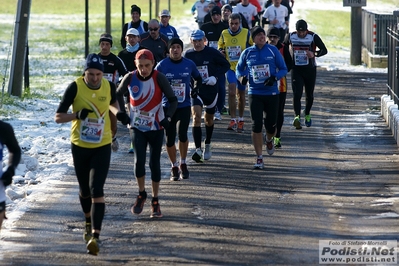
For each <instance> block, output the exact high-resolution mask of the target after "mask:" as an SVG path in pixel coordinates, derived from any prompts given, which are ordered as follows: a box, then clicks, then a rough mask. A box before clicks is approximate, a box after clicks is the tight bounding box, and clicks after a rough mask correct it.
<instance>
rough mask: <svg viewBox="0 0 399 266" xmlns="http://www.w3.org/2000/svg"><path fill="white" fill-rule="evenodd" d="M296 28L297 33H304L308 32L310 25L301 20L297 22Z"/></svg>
mask: <svg viewBox="0 0 399 266" xmlns="http://www.w3.org/2000/svg"><path fill="white" fill-rule="evenodd" d="M295 27H296V30H297V31H298V30H300V31H302V30H308V23H306V21H304V20H303V19H300V20H298V21H297V22H296V25H295Z"/></svg>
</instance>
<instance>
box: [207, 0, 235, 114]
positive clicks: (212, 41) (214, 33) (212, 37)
mask: <svg viewBox="0 0 399 266" xmlns="http://www.w3.org/2000/svg"><path fill="white" fill-rule="evenodd" d="M210 14H211V19H212V20H211V22H208V23H205V24H204V25H202V26H201V30H202V31H203V32H204V33H205V37H206V39H207V40H208V44H207V45H208V46H209V47H212V48H215V49H218V41H219V37H220V34H221V33H222V31H223V30H225V29H227V28H228V26H226V24H224V23H223V22H222V21H221V18H222V10H221V9H220V7H218V6H215V7H213V8H212V10H211V11H210ZM217 78H218V87H219V91H218V101H217V103H216V112H215V117H214V118H215V120H222V116H221V112H222V110H223V108H224V105H225V102H226V78H225V76H224V74H223V75H222V76H220V77H217Z"/></svg>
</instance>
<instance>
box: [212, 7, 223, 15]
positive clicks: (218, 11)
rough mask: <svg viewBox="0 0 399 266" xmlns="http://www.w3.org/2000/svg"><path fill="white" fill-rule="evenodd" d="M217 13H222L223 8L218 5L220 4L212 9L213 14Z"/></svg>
mask: <svg viewBox="0 0 399 266" xmlns="http://www.w3.org/2000/svg"><path fill="white" fill-rule="evenodd" d="M215 14H217V15H222V10H221V9H220V7H218V6H214V7H212V9H211V16H213V15H215Z"/></svg>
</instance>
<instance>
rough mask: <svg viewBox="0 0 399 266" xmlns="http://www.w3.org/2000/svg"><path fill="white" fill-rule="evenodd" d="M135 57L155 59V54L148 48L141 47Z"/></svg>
mask: <svg viewBox="0 0 399 266" xmlns="http://www.w3.org/2000/svg"><path fill="white" fill-rule="evenodd" d="M135 59H136V60H137V59H148V60H154V55H153V54H152V52H151V51H150V50H148V49H141V50H139V51H138V52H137V53H136V57H135Z"/></svg>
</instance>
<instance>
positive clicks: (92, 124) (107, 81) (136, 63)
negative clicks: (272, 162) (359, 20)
mask: <svg viewBox="0 0 399 266" xmlns="http://www.w3.org/2000/svg"><path fill="white" fill-rule="evenodd" d="M293 6H294V0H291V1H287V0H268V1H261V0H259V1H258V0H241V1H237V0H236V1H227V2H226V1H223V0H214V1H205V0H199V1H197V2H195V3H194V4H193V6H192V8H191V12H192V14H193V15H194V16H195V20H196V22H197V23H198V29H195V30H193V31H192V32H191V34H190V42H191V44H192V46H193V48H190V49H188V50H187V51H186V52H185V53H184V52H183V51H184V45H183V42H182V40H181V39H180V38H179V32H178V30H176V28H174V27H173V26H171V25H170V24H169V20H170V19H171V14H170V12H169V11H168V10H162V11H161V12H160V13H159V16H158V19H151V20H150V21H148V22H145V21H143V20H141V8H140V7H139V6H138V5H132V6H131V21H130V22H128V23H126V24H125V25H124V27H123V29H122V36H121V38H120V43H121V46H122V47H123V50H122V51H120V52H119V53H118V55H115V54H113V53H112V52H111V47H112V46H113V42H114V38H113V36H111V35H110V34H109V33H104V34H102V35H101V36H100V38H99V50H100V51H99V52H98V53H93V54H89V55H88V57H87V59H86V64H85V67H84V73H83V75H82V76H80V77H78V78H77V79H76V80H74V81H72V82H71V83H70V84H69V86H68V87H67V89H66V90H65V93H64V95H63V97H62V100H61V102H60V104H59V107H58V109H57V111H56V114H55V121H56V122H57V123H67V122H71V124H72V125H71V151H72V157H73V162H74V168H75V172H76V176H77V180H78V183H79V200H80V204H81V207H82V211H83V213H84V217H85V224H84V228H85V230H84V234H83V239H84V241H85V242H86V245H87V252H88V253H89V254H92V255H97V254H98V253H99V250H100V248H99V244H100V240H99V239H100V233H101V227H102V221H103V218H104V213H105V201H104V184H105V181H106V178H107V175H108V170H109V165H110V160H111V151H114V152H115V151H118V149H119V144H118V140H117V122H118V121H120V122H121V123H122V124H123V125H126V126H127V127H128V129H129V131H130V136H131V144H130V148H129V150H128V151H127V152H129V153H134V175H135V178H136V181H137V185H138V196H137V198H136V201H135V203H134V204H133V206H132V207H131V211H132V213H133V214H140V213H141V212H142V211H143V207H144V204H145V202H146V199H147V192H146V186H145V177H146V170H145V165H146V154H147V146H149V148H150V149H149V167H150V170H151V195H152V199H151V214H150V217H151V218H160V217H162V216H163V215H162V212H161V209H160V204H159V195H158V193H159V184H160V180H161V165H160V157H161V151H162V146H163V145H164V142H166V150H167V153H168V156H169V159H170V163H171V171H170V173H171V176H170V180H171V181H178V180H184V179H188V178H189V177H190V172H189V169H188V167H187V156H189V155H188V154H189V151H188V147H189V145H188V144H189V143H188V139H189V138H188V134H189V132H188V130H189V125H190V121H191V123H192V136H193V140H194V144H195V150H194V151H193V152H192V153H191V156H190V157H191V159H192V160H193V161H194V162H196V163H204V161H207V160H209V159H211V157H212V146H211V142H212V134H213V129H214V123H215V121H219V120H221V119H222V115H228V116H229V119H230V122H229V125H228V127H227V130H231V131H235V132H237V133H243V132H244V128H245V127H244V125H245V124H244V121H250V122H249V123H250V125H251V126H250V127H249V128H250V131H251V137H252V143H253V146H254V150H255V154H256V158H255V164H254V166H253V167H254V168H255V169H263V166H264V163H263V145H265V150H266V153H267V154H268V155H272V154H273V153H274V150H275V148H281V147H282V143H281V129H282V125H283V121H284V105H285V100H286V94H287V89H288V84H287V79H286V75H287V73H288V72H290V71H291V81H292V84H291V87H292V91H293V106H294V119H293V122H292V125H293V127H294V128H296V129H298V130H299V129H302V125H303V123H304V125H305V126H306V127H310V126H311V125H312V119H311V114H310V112H311V108H312V105H313V91H314V88H315V81H316V61H315V58H316V57H320V56H323V55H325V54H327V48H326V47H325V45H324V43H323V41H322V40H321V38H320V37H319V36H318V35H317V34H316V33H314V32H312V31H310V30H309V29H308V25H307V23H306V21H304V20H298V21H297V22H296V24H295V25H296V26H295V29H293V30H292V31H290V29H289V27H288V26H289V19H290V14H291V13H292V9H293ZM226 88H227V89H226ZM304 89H305V98H306V100H305V102H306V104H305V108H304V110H303V111H302V108H301V99H302V94H303V90H304ZM226 94H227V99H228V101H227V105H228V106H225V104H226V103H225V98H226ZM246 97H248V103H249V111H250V117H248V118H244V110H245V105H246ZM70 107H72V112H70V111H69V108H70ZM237 109H238V116H237ZM203 113H204V115H203ZM301 114H303V115H304V120H303V123H302V120H301ZM202 119H204V125H205V130H204V132H203V130H202V128H201V125H202V123H201V122H202ZM0 127H1V128H2V130H0V158H2V156H3V153H2V150H3V146H6V147H7V148H8V149H9V157H8V161H9V162H8V167H7V169H5V170H4V172H3V171H2V169H0V176H1V181H2V182H0V227H1V223H2V221H3V219H4V217H5V193H4V191H5V187H6V186H8V185H9V184H11V182H12V176H13V175H14V170H15V168H16V167H17V165H18V163H19V160H20V156H21V149H20V148H19V146H18V142H17V141H16V139H15V135H14V133H13V129H12V128H11V127H10V126H9V125H8V124H6V123H3V122H2V121H0ZM203 133H204V136H205V137H204V138H203ZM176 138H177V145H176ZM164 140H166V141H164ZM202 142H204V143H202Z"/></svg>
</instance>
